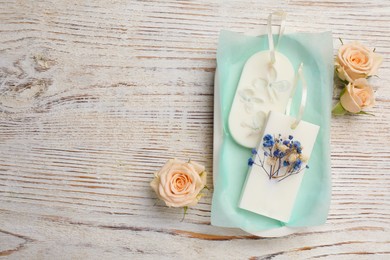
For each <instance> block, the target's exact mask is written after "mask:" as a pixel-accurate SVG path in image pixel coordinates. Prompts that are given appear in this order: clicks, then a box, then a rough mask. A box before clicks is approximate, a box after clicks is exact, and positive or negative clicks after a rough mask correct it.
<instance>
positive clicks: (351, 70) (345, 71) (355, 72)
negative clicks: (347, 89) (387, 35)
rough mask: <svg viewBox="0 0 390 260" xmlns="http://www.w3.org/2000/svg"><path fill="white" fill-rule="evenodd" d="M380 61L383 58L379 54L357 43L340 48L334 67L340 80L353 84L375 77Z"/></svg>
mask: <svg viewBox="0 0 390 260" xmlns="http://www.w3.org/2000/svg"><path fill="white" fill-rule="evenodd" d="M382 61H383V57H382V56H380V55H379V54H377V53H375V52H373V51H370V50H368V49H367V48H366V47H365V46H363V45H362V44H360V43H359V42H352V43H349V44H344V45H342V46H341V47H340V49H339V52H338V55H337V59H336V63H335V67H336V72H337V74H338V76H339V78H340V79H342V80H347V81H348V82H353V81H354V80H356V79H358V78H367V77H368V76H372V75H375V74H376V72H377V70H378V68H379V66H380V65H381V63H382Z"/></svg>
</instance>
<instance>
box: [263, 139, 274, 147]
mask: <svg viewBox="0 0 390 260" xmlns="http://www.w3.org/2000/svg"><path fill="white" fill-rule="evenodd" d="M274 144H275V142H274V140H267V141H265V142H264V143H263V146H264V147H272V146H274Z"/></svg>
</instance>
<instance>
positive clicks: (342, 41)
mask: <svg viewBox="0 0 390 260" xmlns="http://www.w3.org/2000/svg"><path fill="white" fill-rule="evenodd" d="M339 41H340V42H341V45H344V43H343V40H341V38H340V37H339Z"/></svg>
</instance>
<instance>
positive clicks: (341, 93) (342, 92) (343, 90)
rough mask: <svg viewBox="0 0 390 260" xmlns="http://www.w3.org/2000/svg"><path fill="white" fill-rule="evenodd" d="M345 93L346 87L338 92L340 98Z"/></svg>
mask: <svg viewBox="0 0 390 260" xmlns="http://www.w3.org/2000/svg"><path fill="white" fill-rule="evenodd" d="M345 91H347V88H346V87H344V88H343V89H342V90H341V92H340V97H341V96H342V95H344V93H345ZM340 105H341V104H340Z"/></svg>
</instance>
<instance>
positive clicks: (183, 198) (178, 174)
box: [150, 159, 207, 207]
mask: <svg viewBox="0 0 390 260" xmlns="http://www.w3.org/2000/svg"><path fill="white" fill-rule="evenodd" d="M206 176H207V173H206V172H205V167H204V166H202V165H200V164H197V163H195V162H193V161H189V162H183V161H180V160H177V159H171V160H169V161H168V162H167V163H166V164H165V165H164V166H163V167H162V168H161V169H160V170H159V171H158V172H156V173H155V174H154V179H153V180H152V182H151V183H150V186H151V187H152V188H153V190H154V191H155V192H156V194H157V196H158V197H159V198H160V199H161V200H163V201H165V204H166V205H167V206H169V207H188V206H194V205H196V204H197V203H198V201H199V199H200V198H201V196H202V194H200V191H201V190H202V189H203V188H204V187H205V185H206Z"/></svg>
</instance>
